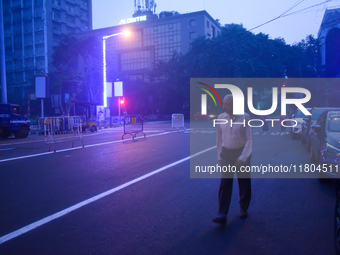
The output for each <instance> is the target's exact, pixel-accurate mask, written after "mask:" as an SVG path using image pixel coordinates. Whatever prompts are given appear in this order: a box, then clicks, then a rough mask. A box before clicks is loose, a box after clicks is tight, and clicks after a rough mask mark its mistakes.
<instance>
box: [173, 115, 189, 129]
mask: <svg viewBox="0 0 340 255" xmlns="http://www.w3.org/2000/svg"><path fill="white" fill-rule="evenodd" d="M171 119H172V128H175V129H177V130H181V129H182V130H184V131H185V130H186V129H185V127H184V115H183V114H180V113H174V114H172V116H171Z"/></svg>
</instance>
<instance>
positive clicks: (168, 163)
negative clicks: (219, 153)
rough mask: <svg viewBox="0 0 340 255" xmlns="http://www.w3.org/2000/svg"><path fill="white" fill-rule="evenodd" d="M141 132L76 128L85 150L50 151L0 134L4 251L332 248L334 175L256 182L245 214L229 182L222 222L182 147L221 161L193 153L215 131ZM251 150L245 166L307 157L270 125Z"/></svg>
mask: <svg viewBox="0 0 340 255" xmlns="http://www.w3.org/2000/svg"><path fill="white" fill-rule="evenodd" d="M187 128H189V126H188V125H187ZM145 133H146V135H147V138H146V139H138V140H137V141H136V142H132V141H131V140H128V139H126V140H124V141H122V140H121V136H122V129H121V128H112V129H103V130H100V131H98V132H96V133H87V134H84V137H83V141H84V144H85V148H82V144H81V142H79V141H76V142H75V147H74V148H71V143H70V142H66V143H60V144H57V146H56V149H57V152H56V153H54V152H53V151H51V152H48V149H49V146H47V145H45V143H44V140H43V137H42V136H31V137H28V138H27V139H14V138H13V139H8V140H1V141H0V204H1V206H0V243H1V244H0V254H10V255H12V254H194V253H196V254H334V253H335V251H334V244H333V213H334V203H335V194H334V187H333V182H331V181H330V182H327V183H325V184H321V183H319V181H318V180H317V179H315V178H306V179H301V178H295V179H291V178H286V179H278V178H254V179H252V201H251V205H250V208H249V217H248V218H247V219H245V220H242V219H240V218H239V217H238V211H239V209H238V190H237V189H238V186H237V185H236V182H235V185H234V188H233V199H232V203H231V208H230V212H229V215H228V223H227V226H226V227H225V228H223V227H219V226H218V225H216V224H215V223H213V222H212V221H211V220H212V218H213V217H214V216H215V214H216V212H217V192H218V185H219V179H217V178H211V179H207V178H190V170H189V169H190V160H189V155H197V156H195V158H196V159H199V160H203V159H204V160H208V163H209V164H210V163H211V164H216V163H217V160H216V150H215V149H214V148H213V149H210V150H208V151H206V152H204V153H201V154H199V155H198V154H197V153H199V152H202V151H203V150H205V149H207V148H211V147H212V146H214V141H215V140H214V139H215V136H216V133H215V132H214V130H213V129H211V128H210V129H207V128H192V129H190V131H189V130H187V131H186V132H176V131H173V130H171V123H151V124H147V125H145ZM202 134H204V139H206V141H203V142H202V139H203V138H202V137H203V136H202ZM195 140H200V143H197V145H195V143H194V146H191V147H190V141H191V142H192V144H193V141H195ZM254 148H255V149H254V153H253V156H252V164H253V165H256V164H260V163H268V162H269V163H273V164H274V163H282V164H292V163H294V164H303V163H310V162H309V155H308V153H307V152H306V150H305V148H304V147H303V145H302V144H301V143H300V141H298V140H292V139H291V138H290V136H289V135H288V134H286V133H280V132H279V131H278V130H277V129H275V128H274V129H271V130H269V132H268V133H262V132H261V130H254ZM270 177H271V176H270ZM309 177H310V176H309Z"/></svg>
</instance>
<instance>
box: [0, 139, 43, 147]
mask: <svg viewBox="0 0 340 255" xmlns="http://www.w3.org/2000/svg"><path fill="white" fill-rule="evenodd" d="M37 142H45V140H34V141H27V142H16V143H0V146H6V145H14V144H23V143H37Z"/></svg>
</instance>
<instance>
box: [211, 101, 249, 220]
mask: <svg viewBox="0 0 340 255" xmlns="http://www.w3.org/2000/svg"><path fill="white" fill-rule="evenodd" d="M223 109H224V111H225V112H224V113H222V114H220V115H219V116H218V119H226V120H228V123H227V124H223V125H222V124H220V125H218V126H217V139H216V144H217V157H218V160H219V162H220V164H221V166H222V167H223V166H227V167H228V165H230V166H235V167H236V169H237V170H236V173H237V179H238V185H239V197H240V201H239V204H240V218H243V219H244V218H247V216H248V207H249V203H250V198H251V180H250V172H240V168H241V166H250V158H251V154H252V145H253V133H252V128H251V127H250V126H248V121H249V120H250V116H249V115H248V114H247V113H245V114H244V115H237V116H236V115H234V114H233V97H232V95H226V96H225V97H224V99H223ZM232 122H233V124H232V125H231V123H232ZM227 169H228V168H227ZM233 177H234V172H223V173H222V176H221V181H220V186H219V191H218V202H219V209H218V215H217V216H216V217H215V218H214V219H213V222H216V223H219V224H222V225H225V224H226V222H227V214H228V211H229V206H230V201H231V195H232V188H233Z"/></svg>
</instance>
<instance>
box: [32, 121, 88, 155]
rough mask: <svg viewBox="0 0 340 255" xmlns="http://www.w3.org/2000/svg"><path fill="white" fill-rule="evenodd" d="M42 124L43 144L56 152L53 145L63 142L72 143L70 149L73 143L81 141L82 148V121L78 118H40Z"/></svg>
mask: <svg viewBox="0 0 340 255" xmlns="http://www.w3.org/2000/svg"><path fill="white" fill-rule="evenodd" d="M39 120H40V121H43V123H44V135H45V143H46V144H48V145H49V151H50V150H51V145H52V146H53V150H54V152H56V148H55V144H56V143H63V142H72V148H73V147H74V142H75V141H78V140H79V141H81V143H82V145H83V148H84V142H83V136H82V121H81V118H80V117H79V116H67V117H64V116H61V117H46V118H40V119H39Z"/></svg>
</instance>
